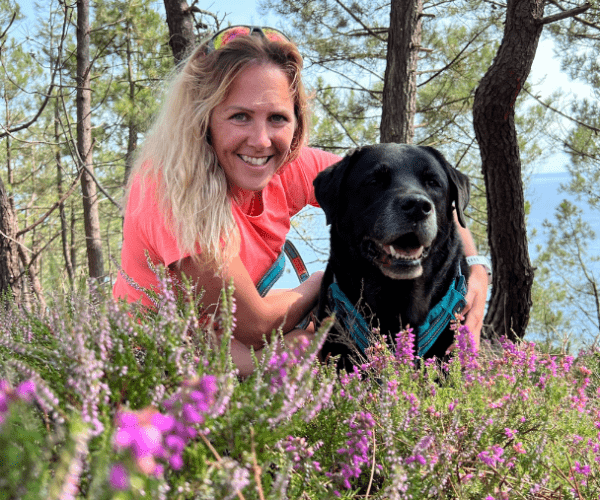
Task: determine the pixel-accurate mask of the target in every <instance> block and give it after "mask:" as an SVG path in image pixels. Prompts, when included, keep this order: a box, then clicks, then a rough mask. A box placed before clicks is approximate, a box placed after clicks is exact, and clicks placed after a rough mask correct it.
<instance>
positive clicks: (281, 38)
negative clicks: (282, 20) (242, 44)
mask: <svg viewBox="0 0 600 500" xmlns="http://www.w3.org/2000/svg"><path fill="white" fill-rule="evenodd" d="M262 32H263V33H264V34H265V36H266V37H267V38H268V39H269V40H270V41H271V42H289V41H290V39H289V38H288V37H287V36H285V35H284V34H283V33H282V32H281V31H279V30H276V29H274V28H262Z"/></svg>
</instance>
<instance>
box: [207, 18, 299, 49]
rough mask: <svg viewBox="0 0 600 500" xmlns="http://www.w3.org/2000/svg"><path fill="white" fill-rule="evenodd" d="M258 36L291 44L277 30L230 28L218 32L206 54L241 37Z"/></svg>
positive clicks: (209, 42)
mask: <svg viewBox="0 0 600 500" xmlns="http://www.w3.org/2000/svg"><path fill="white" fill-rule="evenodd" d="M250 35H257V36H262V37H263V38H266V39H267V40H270V41H271V42H289V41H290V39H289V37H288V36H287V35H286V34H285V33H283V32H281V31H279V30H278V29H275V28H269V27H263V28H261V27H260V26H247V25H238V26H230V27H229V28H225V29H223V30H221V31H217V32H216V33H215V34H214V35H213V36H212V38H211V39H210V40H209V41H208V42H207V45H206V54H210V53H211V52H214V51H215V50H219V49H221V48H223V47H225V45H227V44H228V43H229V42H231V40H234V39H235V38H238V37H240V36H250Z"/></svg>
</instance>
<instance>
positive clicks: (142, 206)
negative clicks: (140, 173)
mask: <svg viewBox="0 0 600 500" xmlns="http://www.w3.org/2000/svg"><path fill="white" fill-rule="evenodd" d="M144 182H145V184H146V185H145V186H144V189H143V191H142V189H141V186H140V182H139V180H138V181H137V182H136V183H135V184H137V185H135V184H134V188H133V189H132V193H131V195H132V196H131V197H130V204H131V206H128V210H130V217H131V219H132V222H133V224H134V229H136V230H137V231H138V234H137V235H132V238H131V239H130V240H131V242H132V244H133V245H134V246H136V247H137V248H135V249H132V250H133V251H134V252H135V253H137V254H138V255H139V254H143V252H144V251H145V250H147V251H148V252H149V253H150V257H151V259H152V261H153V262H154V263H155V264H156V263H160V264H163V265H164V266H165V267H168V266H169V265H170V264H172V263H173V262H176V261H178V260H179V259H181V258H183V257H185V255H183V254H182V253H181V252H180V250H179V247H178V245H177V240H176V238H175V235H174V233H173V231H172V229H171V228H170V225H169V222H168V218H167V217H165V216H164V214H162V213H161V212H160V210H159V208H158V199H157V196H156V184H155V183H154V182H153V181H151V180H148V179H145V181H144ZM136 236H137V237H136Z"/></svg>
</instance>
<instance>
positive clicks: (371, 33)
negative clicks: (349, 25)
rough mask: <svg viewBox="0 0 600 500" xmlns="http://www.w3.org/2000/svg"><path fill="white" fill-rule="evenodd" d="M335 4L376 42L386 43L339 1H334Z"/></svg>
mask: <svg viewBox="0 0 600 500" xmlns="http://www.w3.org/2000/svg"><path fill="white" fill-rule="evenodd" d="M335 1H336V3H337V4H338V5H339V6H340V7H341V8H342V9H344V10H345V11H346V12H347V13H348V14H350V17H352V19H354V20H355V21H356V22H357V23H358V24H360V25H361V26H362V27H363V28H364V29H365V30H366V31H367V33H369V35H371V36H373V37H375V38H377V40H380V41H382V42H384V43H385V42H386V41H387V40H385V39H383V38H381V37H380V36H379V35H378V34H377V33H375V32H374V31H372V30H371V28H369V27H368V26H367V25H366V24H364V23H363V22H362V21H361V20H360V18H358V17H357V16H356V15H355V14H354V13H353V12H352V11H351V10H350V9H349V8H348V7H346V6H345V5H344V4H343V3H342V2H340V0H335Z"/></svg>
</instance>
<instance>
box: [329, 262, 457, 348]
mask: <svg viewBox="0 0 600 500" xmlns="http://www.w3.org/2000/svg"><path fill="white" fill-rule="evenodd" d="M466 295H467V283H466V278H465V277H464V275H463V274H462V272H461V269H460V265H459V267H458V273H457V276H456V278H455V279H454V280H453V281H452V283H451V285H450V289H449V290H448V291H447V292H446V294H445V295H444V297H443V298H442V300H441V301H440V302H439V303H438V304H436V305H435V307H433V309H431V310H430V311H429V314H428V315H427V318H426V319H425V322H424V323H423V324H422V325H421V326H420V327H419V328H417V329H416V337H415V341H416V355H417V356H419V357H423V356H425V354H427V352H428V351H429V349H431V346H432V345H433V344H434V343H435V341H436V340H437V339H438V338H439V336H440V335H441V333H442V331H444V330H445V329H446V327H447V326H448V324H449V323H450V321H451V320H453V319H454V315H455V314H456V313H458V312H460V311H461V310H462V309H463V308H464V307H465V306H466V305H467V301H466V299H465V297H466ZM328 302H329V307H330V309H331V311H332V312H335V314H336V319H337V320H338V321H339V322H340V324H341V325H342V328H344V330H346V331H347V332H349V333H350V335H351V336H352V339H353V340H354V342H355V343H356V345H357V346H358V348H359V350H360V352H361V354H363V355H364V353H365V349H366V348H367V347H368V346H369V344H370V342H369V338H370V337H371V329H370V328H369V325H368V324H367V322H366V321H365V319H364V318H363V317H362V315H361V314H360V313H359V312H358V311H357V310H356V308H355V307H354V306H353V305H352V304H351V303H350V301H349V300H348V297H346V295H345V294H344V292H342V291H341V290H340V287H339V286H338V284H337V282H336V280H335V278H334V281H333V283H331V285H329V289H328Z"/></svg>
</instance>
